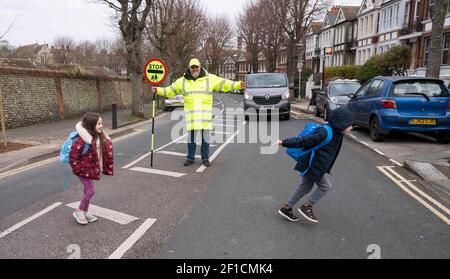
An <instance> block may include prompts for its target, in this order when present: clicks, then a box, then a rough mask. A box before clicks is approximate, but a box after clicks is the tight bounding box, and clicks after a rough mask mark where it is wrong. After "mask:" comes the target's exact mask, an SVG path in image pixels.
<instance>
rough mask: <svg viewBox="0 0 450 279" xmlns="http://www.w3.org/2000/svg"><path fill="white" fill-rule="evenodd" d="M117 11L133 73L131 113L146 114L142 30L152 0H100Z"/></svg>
mask: <svg viewBox="0 0 450 279" xmlns="http://www.w3.org/2000/svg"><path fill="white" fill-rule="evenodd" d="M100 1H101V2H103V3H106V4H108V6H109V7H110V8H112V9H113V10H114V11H115V12H116V19H117V20H118V25H119V29H120V32H121V34H122V37H123V39H124V41H125V52H126V57H127V72H128V74H129V75H131V84H132V90H133V100H132V109H131V113H132V115H134V116H137V117H143V116H144V92H143V90H142V77H143V76H142V74H143V68H144V65H143V61H142V32H143V30H144V27H145V22H146V20H147V17H148V15H149V12H150V9H151V6H152V4H153V1H152V0H145V1H143V0H115V1H112V0H111V1H109V0H100Z"/></svg>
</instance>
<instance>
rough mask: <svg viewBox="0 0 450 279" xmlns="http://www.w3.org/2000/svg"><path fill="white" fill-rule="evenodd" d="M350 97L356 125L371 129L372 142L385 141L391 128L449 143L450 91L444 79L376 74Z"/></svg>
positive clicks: (349, 104)
mask: <svg viewBox="0 0 450 279" xmlns="http://www.w3.org/2000/svg"><path fill="white" fill-rule="evenodd" d="M349 97H350V98H351V100H350V101H349V102H348V108H349V110H350V111H351V112H352V113H353V115H354V116H355V119H356V125H358V126H361V127H365V128H368V129H369V130H370V137H371V138H372V140H373V141H383V140H384V139H385V137H386V135H387V134H388V133H389V132H390V131H403V132H419V133H427V134H431V135H433V136H434V137H436V139H437V140H438V142H440V143H449V142H450V94H449V92H448V90H447V88H446V87H445V85H444V82H443V81H442V80H439V79H432V78H423V77H376V78H373V79H372V80H370V81H368V82H367V83H365V84H364V85H363V86H362V87H361V88H360V89H359V90H358V91H357V92H356V93H355V94H350V95H349Z"/></svg>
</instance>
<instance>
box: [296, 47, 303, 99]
mask: <svg viewBox="0 0 450 279" xmlns="http://www.w3.org/2000/svg"><path fill="white" fill-rule="evenodd" d="M297 46H298V52H299V55H298V63H297V69H298V100H299V101H300V100H301V99H302V94H301V91H302V68H303V59H302V54H303V53H302V51H301V50H302V48H303V44H300V43H298V44H297Z"/></svg>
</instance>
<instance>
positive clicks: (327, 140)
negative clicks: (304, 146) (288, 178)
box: [300, 125, 333, 176]
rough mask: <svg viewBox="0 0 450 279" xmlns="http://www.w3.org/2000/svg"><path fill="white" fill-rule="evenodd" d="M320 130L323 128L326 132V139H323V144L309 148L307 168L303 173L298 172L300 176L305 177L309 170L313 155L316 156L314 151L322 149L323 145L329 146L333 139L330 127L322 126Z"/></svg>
mask: <svg viewBox="0 0 450 279" xmlns="http://www.w3.org/2000/svg"><path fill="white" fill-rule="evenodd" d="M321 127H322V128H324V129H325V130H326V131H327V137H326V138H325V140H324V141H323V142H321V143H320V144H318V145H316V146H314V147H313V148H311V149H310V150H311V157H310V158H309V164H308V167H307V168H306V170H305V171H303V172H300V175H301V176H305V174H306V173H307V172H308V171H309V169H310V168H311V165H312V161H313V159H314V155H316V150H317V149H319V148H322V147H324V146H325V145H327V144H329V143H330V141H331V140H332V139H333V129H331V127H330V125H322V126H321Z"/></svg>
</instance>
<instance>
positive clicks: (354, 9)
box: [341, 6, 359, 20]
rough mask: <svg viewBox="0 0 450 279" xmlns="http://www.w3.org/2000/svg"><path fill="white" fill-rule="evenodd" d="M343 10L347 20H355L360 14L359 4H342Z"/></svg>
mask: <svg viewBox="0 0 450 279" xmlns="http://www.w3.org/2000/svg"><path fill="white" fill-rule="evenodd" d="M341 10H342V12H343V13H344V17H345V19H346V20H353V19H355V18H356V17H357V15H358V12H359V6H341Z"/></svg>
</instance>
